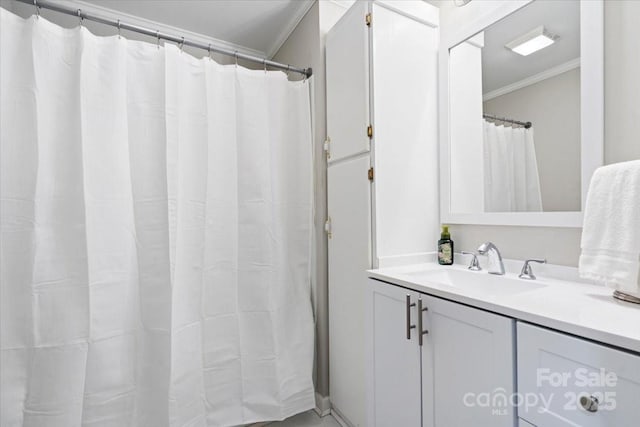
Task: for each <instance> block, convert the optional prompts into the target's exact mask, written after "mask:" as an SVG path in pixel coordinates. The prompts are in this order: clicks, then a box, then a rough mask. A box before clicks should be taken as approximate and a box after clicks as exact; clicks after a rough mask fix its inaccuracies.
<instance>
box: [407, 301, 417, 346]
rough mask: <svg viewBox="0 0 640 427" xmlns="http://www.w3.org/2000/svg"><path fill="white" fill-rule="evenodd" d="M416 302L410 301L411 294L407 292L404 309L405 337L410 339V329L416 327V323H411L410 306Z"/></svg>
mask: <svg viewBox="0 0 640 427" xmlns="http://www.w3.org/2000/svg"><path fill="white" fill-rule="evenodd" d="M415 306H416V303H415V302H411V295H409V294H407V299H406V311H407V316H406V318H407V339H408V340H410V339H411V330H412V329H415V328H416V325H412V324H411V307H415Z"/></svg>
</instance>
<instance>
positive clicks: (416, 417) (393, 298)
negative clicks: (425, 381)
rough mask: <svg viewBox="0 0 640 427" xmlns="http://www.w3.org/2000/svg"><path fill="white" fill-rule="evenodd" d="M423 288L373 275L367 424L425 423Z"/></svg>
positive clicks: (408, 425)
mask: <svg viewBox="0 0 640 427" xmlns="http://www.w3.org/2000/svg"><path fill="white" fill-rule="evenodd" d="M418 297H419V294H418V293H417V292H414V291H409V290H407V289H405V288H401V287H399V286H394V285H390V284H387V283H384V282H380V281H377V280H373V279H369V283H368V286H367V306H366V307H367V308H366V310H367V312H366V318H365V319H366V320H365V322H366V328H367V342H366V351H367V423H366V425H367V426H368V427H388V426H402V427H418V426H420V423H421V421H420V420H421V405H422V401H421V399H420V381H421V376H420V346H419V345H418V334H417V320H418V307H417V301H418Z"/></svg>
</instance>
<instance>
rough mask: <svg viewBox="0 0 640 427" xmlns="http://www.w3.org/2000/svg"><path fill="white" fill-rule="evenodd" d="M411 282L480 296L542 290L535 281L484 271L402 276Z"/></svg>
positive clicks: (413, 273)
mask: <svg viewBox="0 0 640 427" xmlns="http://www.w3.org/2000/svg"><path fill="white" fill-rule="evenodd" d="M404 275H405V276H407V277H410V278H411V280H412V281H417V282H426V283H430V284H434V285H436V284H437V285H445V286H451V287H454V288H458V289H464V290H465V291H469V292H474V293H480V294H482V295H485V296H486V295H513V294H520V293H523V292H530V291H533V290H536V289H540V288H544V287H546V286H547V285H544V284H541V283H539V282H536V281H530V280H523V279H516V278H513V277H509V276H499V275H495V274H489V273H487V272H486V271H468V270H453V269H451V270H444V269H443V270H422V271H413V272H408V273H405V274H404Z"/></svg>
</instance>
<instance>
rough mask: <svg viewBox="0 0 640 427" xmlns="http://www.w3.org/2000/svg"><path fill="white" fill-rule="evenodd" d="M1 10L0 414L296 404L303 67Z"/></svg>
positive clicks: (154, 422)
mask: <svg viewBox="0 0 640 427" xmlns="http://www.w3.org/2000/svg"><path fill="white" fill-rule="evenodd" d="M1 14H2V16H1V19H2V21H1V31H2V33H1V37H0V40H1V46H0V49H1V52H2V61H1V69H0V80H1V86H0V87H1V89H0V91H1V92H0V97H1V110H0V117H1V144H0V145H1V181H0V183H1V187H0V197H1V202H2V206H1V209H2V210H1V231H2V240H1V245H2V246H1V258H0V261H1V271H2V272H1V286H0V290H1V310H2V318H1V332H2V333H1V335H2V337H1V340H2V341H1V354H0V356H1V361H0V362H1V368H0V369H1V371H0V375H1V383H2V385H1V390H0V394H1V401H0V405H1V407H2V416H1V420H0V424H1V425H2V426H7V427H9V426H47V427H57V426H60V427H70V426H80V425H82V426H117V427H120V426H140V427H159V426H169V425H170V426H231V425H238V424H244V423H250V422H254V421H260V420H273V419H282V418H284V417H287V416H289V415H292V414H294V413H297V412H300V411H303V410H306V409H309V408H312V407H313V406H314V391H313V384H312V363H313V336H314V335H313V334H314V327H313V319H312V312H311V303H310V289H309V286H310V285H309V282H310V274H309V271H310V249H311V247H310V246H311V245H310V241H311V220H312V218H311V216H312V202H311V201H312V198H311V185H312V183H311V175H310V174H311V170H312V168H311V159H310V156H311V124H310V120H311V119H310V103H309V87H308V86H309V82H308V81H307V82H296V83H292V82H289V81H287V78H286V76H285V75H284V73H281V72H268V73H265V72H264V71H262V70H260V71H251V70H247V69H244V68H241V67H240V68H239V67H237V66H235V65H230V66H222V65H219V64H217V63H215V62H213V61H211V60H208V59H201V60H197V59H195V58H193V57H191V56H189V55H187V54H186V53H182V52H181V51H180V50H179V49H178V48H177V47H175V46H172V45H168V46H166V47H164V48H157V47H156V45H155V44H153V43H141V42H133V41H128V40H126V39H124V38H119V37H117V36H114V37H106V38H102V37H96V36H93V35H92V34H90V33H89V32H88V31H87V30H86V29H85V28H75V29H63V28H60V27H58V26H56V25H54V24H52V23H50V22H47V21H46V20H45V19H43V18H39V19H37V18H35V17H32V18H30V19H27V20H23V19H22V18H19V17H17V16H15V15H13V14H11V13H9V12H7V11H5V10H4V9H2V10H1Z"/></svg>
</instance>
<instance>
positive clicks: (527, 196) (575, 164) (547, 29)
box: [440, 0, 604, 227]
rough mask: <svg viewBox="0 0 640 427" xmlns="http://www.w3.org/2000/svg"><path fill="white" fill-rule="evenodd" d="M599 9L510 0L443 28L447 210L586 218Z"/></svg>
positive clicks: (596, 140)
mask: <svg viewBox="0 0 640 427" xmlns="http://www.w3.org/2000/svg"><path fill="white" fill-rule="evenodd" d="M504 3H509V2H504ZM509 9H510V10H509ZM602 20H603V15H602V2H601V1H599V0H595V1H582V2H580V1H578V0H554V1H548V0H535V1H530V2H517V3H516V4H514V5H512V6H511V7H510V8H509V6H505V7H502V8H496V10H495V11H494V12H493V13H491V14H489V15H487V16H485V17H484V18H483V19H480V20H477V21H476V22H475V23H473V24H470V25H469V26H468V28H464V29H463V30H462V31H461V32H459V33H458V34H457V35H456V36H454V37H449V38H448V39H446V40H443V43H444V46H441V97H442V98H441V102H440V105H441V109H440V111H441V120H442V121H441V159H440V160H441V212H442V217H443V222H449V223H463V224H501V225H527V226H564V227H580V226H582V207H583V205H584V201H585V196H586V191H587V189H588V185H589V181H590V178H591V175H592V173H593V171H594V170H595V169H596V168H597V167H598V166H600V165H602V155H603V154H602V152H603V141H602V139H603V102H604V101H603V54H602V48H603V47H602V46H603V21H602Z"/></svg>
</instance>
